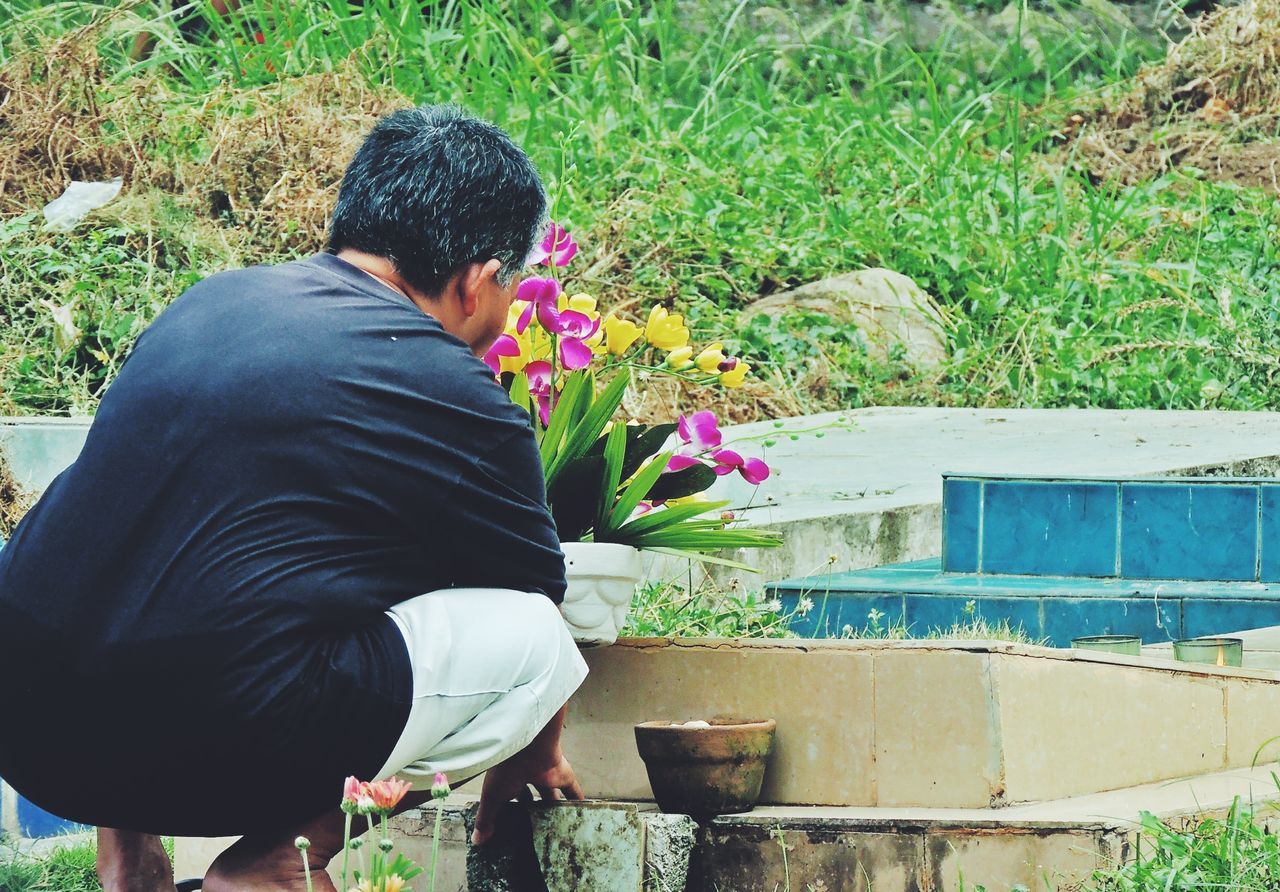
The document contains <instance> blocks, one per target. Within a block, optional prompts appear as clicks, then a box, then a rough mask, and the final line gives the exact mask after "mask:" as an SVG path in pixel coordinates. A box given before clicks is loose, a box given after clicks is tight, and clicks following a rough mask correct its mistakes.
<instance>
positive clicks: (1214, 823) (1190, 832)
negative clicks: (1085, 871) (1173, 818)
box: [1084, 800, 1280, 892]
mask: <svg viewBox="0 0 1280 892" xmlns="http://www.w3.org/2000/svg"><path fill="white" fill-rule="evenodd" d="M1273 818H1274V810H1273V809H1271V808H1270V807H1268V808H1266V809H1263V808H1262V807H1259V808H1257V809H1255V808H1253V807H1250V806H1249V805H1248V804H1246V803H1243V802H1241V801H1240V800H1236V802H1235V803H1234V804H1233V805H1232V807H1231V808H1230V809H1229V810H1228V812H1227V814H1226V815H1223V816H1212V817H1205V818H1201V819H1198V820H1189V821H1182V822H1179V824H1178V825H1176V826H1169V825H1166V824H1163V823H1161V822H1160V821H1159V820H1157V819H1156V818H1155V817H1154V816H1153V815H1151V814H1144V815H1143V817H1142V826H1141V831H1140V834H1139V836H1138V843H1137V848H1136V852H1135V859H1134V860H1133V861H1132V862H1131V863H1129V864H1125V865H1121V866H1118V867H1115V868H1112V869H1109V870H1103V871H1099V872H1098V873H1096V874H1095V875H1094V877H1093V879H1092V881H1091V882H1089V883H1087V884H1086V885H1085V886H1084V892H1206V890H1213V892H1272V890H1274V889H1276V888H1280V839H1278V838H1277V836H1276V834H1275V830H1274V829H1272V828H1270V827H1268V824H1267V821H1268V819H1273Z"/></svg>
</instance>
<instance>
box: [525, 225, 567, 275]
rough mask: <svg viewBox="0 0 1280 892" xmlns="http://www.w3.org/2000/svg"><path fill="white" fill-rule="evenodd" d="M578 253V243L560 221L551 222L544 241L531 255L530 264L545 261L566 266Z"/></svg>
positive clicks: (548, 264) (549, 263)
mask: <svg viewBox="0 0 1280 892" xmlns="http://www.w3.org/2000/svg"><path fill="white" fill-rule="evenodd" d="M577 253H578V243H577V242H576V241H574V238H573V236H571V235H570V234H569V233H568V232H567V231H566V230H565V228H564V227H563V226H561V225H560V224H559V223H550V224H548V226H547V234H546V235H545V236H544V237H543V239H542V243H541V244H540V245H538V247H536V248H534V249H533V253H532V254H530V255H529V261H528V263H529V266H534V265H536V264H539V263H544V264H546V265H547V266H566V265H567V264H568V263H569V261H570V260H572V259H573V255H575V254H577Z"/></svg>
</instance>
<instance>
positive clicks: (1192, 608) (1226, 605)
mask: <svg viewBox="0 0 1280 892" xmlns="http://www.w3.org/2000/svg"><path fill="white" fill-rule="evenodd" d="M1277 617H1280V603H1277V602H1276V601H1274V600H1272V601H1261V600H1253V599H1243V598H1241V599H1228V598H1188V599H1187V600H1185V601H1184V602H1183V604H1182V622H1183V637H1184V638H1199V637H1201V636H1203V635H1225V634H1227V633H1228V632H1242V631H1244V630H1245V629H1257V628H1261V627H1262V626H1274V625H1276V623H1277Z"/></svg>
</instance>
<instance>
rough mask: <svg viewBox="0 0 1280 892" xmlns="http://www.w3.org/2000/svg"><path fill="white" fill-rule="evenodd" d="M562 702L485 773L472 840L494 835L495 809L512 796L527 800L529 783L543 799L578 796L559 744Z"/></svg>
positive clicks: (477, 842) (483, 840) (481, 840)
mask: <svg viewBox="0 0 1280 892" xmlns="http://www.w3.org/2000/svg"><path fill="white" fill-rule="evenodd" d="M568 709H569V706H568V704H565V705H564V706H562V707H561V708H560V711H559V712H557V713H556V714H555V715H554V716H553V717H552V718H551V721H549V722H547V726H546V727H545V728H543V729H542V730H541V731H540V732H538V736H537V737H535V738H534V739H533V740H532V742H530V744H529V745H528V746H526V747H525V748H524V749H522V750H521V751H520V752H518V753H516V754H515V755H514V756H512V757H511V758H510V759H508V760H507V761H505V762H502V763H500V764H498V765H495V766H493V767H492V768H490V769H489V771H488V772H487V773H486V774H485V776H484V787H483V788H482V789H481V791H480V808H479V809H478V810H477V811H476V829H475V832H473V833H472V834H471V842H472V843H473V844H474V845H478V846H482V845H484V844H485V843H486V842H488V841H489V838H490V837H491V836H493V831H494V828H495V827H496V826H497V821H498V809H499V808H501V807H502V805H503V803H505V802H508V801H510V800H511V799H516V798H518V799H520V800H521V801H529V800H531V799H532V798H533V797H532V796H531V795H530V793H529V787H530V786H532V787H533V788H534V789H536V790H537V791H538V795H539V796H541V797H542V798H543V799H581V798H582V786H581V785H580V784H579V783H578V778H577V776H576V775H574V773H573V766H572V765H570V764H569V760H568V759H566V758H565V757H564V750H562V749H561V748H560V735H561V732H562V731H563V730H564V716H565V712H566V711H568Z"/></svg>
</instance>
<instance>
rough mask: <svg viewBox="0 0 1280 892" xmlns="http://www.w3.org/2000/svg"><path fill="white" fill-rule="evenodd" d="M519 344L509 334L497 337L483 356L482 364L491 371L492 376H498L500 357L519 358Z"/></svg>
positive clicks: (500, 366)
mask: <svg viewBox="0 0 1280 892" xmlns="http://www.w3.org/2000/svg"><path fill="white" fill-rule="evenodd" d="M519 355H520V343H519V342H518V341H517V340H516V339H515V338H514V337H512V336H511V335H509V334H501V335H498V339H497V340H496V341H494V342H493V346H492V347H490V348H489V351H488V352H487V353H485V355H484V364H485V365H487V366H488V367H489V368H491V369H493V374H494V375H498V374H499V373H501V371H502V357H504V356H519Z"/></svg>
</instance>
